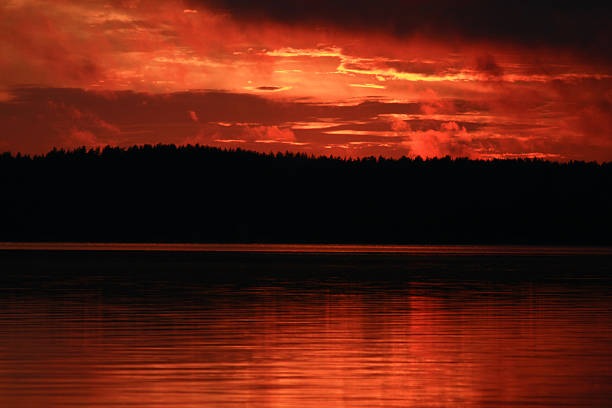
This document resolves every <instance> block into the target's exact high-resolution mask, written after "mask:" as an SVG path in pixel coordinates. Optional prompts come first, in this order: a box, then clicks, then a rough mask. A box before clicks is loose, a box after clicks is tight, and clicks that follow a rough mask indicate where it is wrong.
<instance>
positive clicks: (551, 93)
mask: <svg viewBox="0 0 612 408" xmlns="http://www.w3.org/2000/svg"><path fill="white" fill-rule="evenodd" d="M324 3H325V4H326V2H320V1H318V0H315V1H312V2H310V3H309V2H303V1H296V2H288V3H287V4H289V5H286V4H285V5H283V6H280V8H278V7H277V6H276V5H277V4H278V3H277V2H268V1H262V2H245V1H240V0H236V1H213V0H211V1H195V0H191V1H181V0H164V1H162V0H148V1H144V0H143V1H138V0H124V1H121V0H110V1H109V0H106V1H98V0H81V1H69V0H5V1H4V2H3V3H2V5H0V126H1V128H2V133H1V136H0V151H12V152H18V151H19V152H23V153H44V152H46V151H48V150H50V149H51V148H53V147H54V146H57V147H65V148H73V147H77V146H82V145H85V146H92V147H94V146H104V145H108V144H110V145H119V146H129V145H134V144H145V143H149V144H155V143H176V144H187V143H190V144H195V143H199V144H206V145H213V146H220V147H231V148H235V147H242V148H248V149H254V150H258V151H279V150H280V151H285V150H290V151H303V152H307V153H314V154H334V155H340V156H353V157H355V156H367V155H383V156H391V157H398V156H402V155H408V156H416V155H421V156H428V157H432V156H444V155H451V156H455V157H457V156H460V157H471V158H495V157H534V156H535V157H543V158H549V159H554V160H570V159H578V160H598V161H609V160H612V62H611V61H612V58H610V57H609V56H608V51H607V50H608V49H609V48H608V45H610V44H609V40H610V35H609V34H610V31H609V29H607V28H602V27H605V26H607V21H608V19H607V17H608V16H610V14H611V13H609V11H608V10H607V9H604V10H597V9H594V8H589V6H588V2H587V3H585V5H583V6H582V8H576V9H559V10H548V9H546V8H545V7H543V6H533V7H532V6H530V8H529V9H522V8H520V7H519V6H513V7H512V8H510V9H507V10H506V9H504V8H503V7H505V6H501V5H498V6H495V7H494V6H485V4H488V3H485V2H479V1H467V2H466V3H465V4H466V6H465V7H464V8H462V9H451V8H449V7H450V5H451V4H453V2H449V1H442V0H436V1H433V2H425V1H422V0H413V1H412V2H399V1H392V0H382V1H381V2H379V3H378V5H377V4H373V3H366V2H362V1H354V2H348V1H344V0H342V1H338V2H337V3H334V7H333V8H329V7H327V6H326V5H325V4H324ZM429 3H432V4H434V3H436V4H434V6H438V8H436V7H434V6H432V7H433V8H427V7H426V5H427V4H429ZM275 4H276V5H275ZM535 4H538V3H535ZM328 6H329V5H328ZM330 7H331V6H330ZM432 10H433V11H432ZM440 10H442V11H440Z"/></svg>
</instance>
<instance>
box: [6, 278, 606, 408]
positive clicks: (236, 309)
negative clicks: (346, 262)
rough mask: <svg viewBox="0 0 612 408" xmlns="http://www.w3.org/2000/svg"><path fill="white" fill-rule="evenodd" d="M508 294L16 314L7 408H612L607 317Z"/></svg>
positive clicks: (413, 292)
mask: <svg viewBox="0 0 612 408" xmlns="http://www.w3.org/2000/svg"><path fill="white" fill-rule="evenodd" d="M361 289H363V287H361ZM501 289H502V290H501V291H499V290H500V288H497V289H495V290H498V291H499V292H498V294H497V295H496V296H491V297H487V296H485V297H482V295H479V294H478V292H474V291H470V290H462V289H460V288H459V287H457V288H455V289H453V290H452V292H449V293H448V294H447V295H445V293H446V292H440V294H441V296H437V297H432V296H431V295H430V294H429V293H431V292H432V290H434V291H435V286H433V287H432V286H431V285H430V284H428V285H424V284H420V283H418V282H414V283H412V284H410V285H407V286H405V287H404V288H402V289H396V290H389V289H387V290H385V292H381V291H379V290H378V289H376V287H375V286H373V287H369V288H368V290H367V291H365V292H362V293H359V292H356V291H355V290H353V289H350V285H348V286H347V284H342V285H341V286H338V287H337V288H336V289H334V288H333V287H330V288H328V290H326V291H320V290H317V291H310V290H300V291H299V292H296V291H293V290H290V289H288V288H282V287H275V286H271V287H266V286H261V287H256V288H252V289H248V290H240V291H239V292H232V291H228V290H227V289H216V290H215V291H213V292H210V293H209V294H208V295H206V296H208V297H207V298H201V299H205V300H206V302H205V303H202V304H199V303H195V304H194V303H193V302H192V301H190V302H189V303H190V304H191V306H189V307H185V306H178V307H177V306H176V305H174V306H172V305H167V304H166V305H162V304H159V305H157V306H156V305H153V304H147V303H143V304H139V303H138V302H137V301H136V302H134V301H132V304H131V305H127V304H114V305H113V304H106V303H100V302H95V301H93V302H92V301H83V300H78V299H73V300H49V301H46V302H41V301H37V302H33V303H30V302H28V303H26V302H19V301H17V302H14V303H8V304H5V306H7V308H6V309H5V312H3V314H2V315H1V323H2V328H3V331H2V333H1V335H0V350H1V351H0V356H1V358H0V373H1V374H0V390H1V392H0V403H2V405H3V406H46V407H59V406H66V405H71V406H87V407H90V406H97V405H112V406H136V407H150V406H165V407H201V406H217V407H226V406H227V407H229V406H236V405H247V406H253V407H319V406H323V405H324V406H331V407H355V406H356V407H371V406H398V407H399V406H415V405H417V406H425V407H438V406H446V407H459V406H461V407H465V406H474V407H476V406H485V407H489V406H490V407H497V406H500V405H505V404H507V405H510V406H520V405H524V404H528V403H533V402H537V403H538V404H539V405H541V406H550V407H553V406H558V404H559V403H561V402H564V403H568V404H574V403H575V404H580V403H587V405H588V404H589V403H593V402H597V401H598V400H597V398H605V397H606V396H609V391H610V390H609V388H605V389H604V390H602V389H601V388H600V389H599V392H598V393H595V394H593V393H592V390H593V387H594V386H598V387H601V386H604V387H605V383H602V382H601V381H602V378H603V377H601V376H602V375H604V373H605V370H606V367H607V364H608V363H609V361H610V355H609V350H608V348H607V340H606V339H607V338H608V337H607V336H609V334H610V333H609V331H610V325H609V323H610V321H609V316H608V317H605V318H598V317H596V314H597V312H598V311H602V310H605V308H606V307H608V306H609V305H607V304H605V303H601V301H595V300H592V301H588V300H585V299H581V300H580V303H581V304H582V308H574V305H573V304H570V303H566V301H565V300H564V299H563V298H561V297H549V296H548V294H551V293H556V291H557V290H559V288H548V289H546V290H543V291H542V290H541V291H540V293H538V292H537V291H536V292H534V289H533V288H530V287H522V288H521V289H520V291H519V292H518V293H516V292H515V295H518V296H509V295H508V294H507V293H506V292H504V290H503V288H501ZM358 291H360V289H358ZM343 292H344V293H343ZM451 294H452V295H451ZM449 295H450V296H449ZM208 302H212V303H208ZM605 390H608V391H605Z"/></svg>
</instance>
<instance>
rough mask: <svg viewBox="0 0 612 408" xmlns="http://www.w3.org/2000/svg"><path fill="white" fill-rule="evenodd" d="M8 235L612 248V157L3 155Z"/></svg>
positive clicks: (133, 150)
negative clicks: (561, 159) (556, 159)
mask: <svg viewBox="0 0 612 408" xmlns="http://www.w3.org/2000/svg"><path fill="white" fill-rule="evenodd" d="M0 180H1V185H2V195H1V196H2V199H1V204H0V205H1V212H0V221H1V228H0V240H2V241H87V242H275V243H407V244H410V243H483V244H497V243H499V244H501V243H506V244H507V243H516V244H526V243H534V244H535V243H537V244H610V243H612V236H611V235H612V234H611V232H612V163H603V164H598V163H594V162H589V163H586V162H568V163H558V162H549V161H543V160H538V159H512V160H492V161H483V160H469V159H451V158H449V157H446V158H439V159H426V160H424V159H421V158H401V159H385V158H374V157H369V158H362V159H341V158H334V157H310V156H307V155H304V154H296V153H282V154H281V153H279V154H262V153H256V152H252V151H245V150H240V149H237V150H222V149H218V148H212V147H204V146H181V147H177V146H174V145H157V146H134V147H130V148H117V147H107V148H104V149H102V150H100V149H95V150H94V149H89V150H87V149H85V148H79V149H76V150H72V151H65V150H53V151H51V152H49V153H47V154H46V155H43V156H34V157H30V156H23V155H19V154H18V155H12V154H9V153H4V154H2V155H0Z"/></svg>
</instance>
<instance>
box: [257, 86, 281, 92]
mask: <svg viewBox="0 0 612 408" xmlns="http://www.w3.org/2000/svg"><path fill="white" fill-rule="evenodd" d="M255 89H258V90H260V91H276V90H279V89H281V87H280V86H258V87H257V88H255Z"/></svg>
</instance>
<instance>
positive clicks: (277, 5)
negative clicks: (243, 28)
mask: <svg viewBox="0 0 612 408" xmlns="http://www.w3.org/2000/svg"><path fill="white" fill-rule="evenodd" d="M190 3H191V4H193V6H194V7H196V6H197V5H202V6H204V7H211V8H213V9H216V10H220V11H225V12H228V13H230V14H231V15H233V16H234V17H236V18H240V19H245V20H250V21H252V22H261V21H265V19H271V20H274V21H278V22H281V23H288V24H296V23H297V24H299V23H303V24H324V25H334V26H339V27H342V28H347V29H358V30H375V31H385V32H388V33H391V34H393V35H397V36H404V35H410V34H415V33H416V34H420V35H425V36H431V37H436V38H440V37H441V38H444V39H446V40H450V41H456V40H460V39H462V38H467V39H471V40H483V41H490V40H495V41H504V42H509V43H520V44H522V45H528V46H546V47H549V46H552V47H559V48H568V49H572V50H574V51H579V52H580V53H582V54H584V55H588V56H590V57H593V58H604V59H609V58H610V55H609V54H610V53H609V49H610V48H611V46H612V44H611V41H610V39H611V38H612V25H611V24H609V22H610V20H611V17H612V6H611V5H610V3H605V2H595V1H592V0H587V1H582V2H554V3H552V2H548V1H534V2H516V1H515V2H512V1H509V2H499V1H490V0H465V1H456V0H413V1H404V0H379V1H370V0H335V1H328V0H294V1H285V2H279V1H276V0H262V1H251V0H190Z"/></svg>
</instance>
